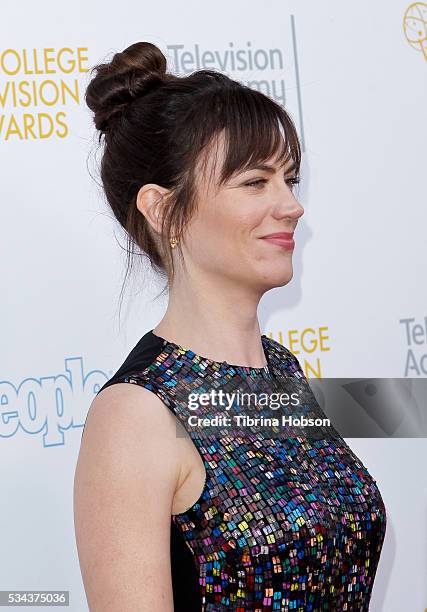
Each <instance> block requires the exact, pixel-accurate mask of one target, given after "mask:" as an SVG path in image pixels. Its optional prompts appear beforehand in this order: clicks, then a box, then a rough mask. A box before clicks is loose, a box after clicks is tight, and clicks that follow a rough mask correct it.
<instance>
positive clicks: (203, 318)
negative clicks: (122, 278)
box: [154, 273, 266, 368]
mask: <svg viewBox="0 0 427 612" xmlns="http://www.w3.org/2000/svg"><path fill="white" fill-rule="evenodd" d="M190 276H191V280H190ZM242 285H243V283H240V284H239V283H236V282H231V281H228V280H227V279H224V278H223V277H222V278H221V282H220V283H218V280H217V279H213V278H211V277H209V276H208V275H206V274H203V275H201V277H200V278H199V279H197V281H196V280H195V276H194V274H193V273H192V274H191V275H186V276H185V277H184V278H183V276H182V275H181V278H180V279H179V280H178V281H175V282H174V284H173V285H172V287H171V288H170V291H169V303H168V307H167V310H166V313H165V315H164V317H163V318H162V320H161V321H160V322H159V323H158V325H156V327H155V328H154V333H155V334H157V335H159V336H161V337H162V338H165V339H166V340H169V341H171V342H175V343H176V344H180V345H181V346H184V347H186V348H190V349H191V350H193V351H194V352H195V353H196V354H199V355H204V356H205V357H208V358H209V359H213V360H215V361H227V362H228V363H236V364H239V365H246V366H250V367H255V368H258V367H263V366H265V365H266V358H265V354H264V349H263V346H262V341H261V331H260V326H259V322H258V318H257V309H258V305H259V301H260V299H261V294H259V293H258V294H257V292H255V291H250V290H248V288H247V287H245V286H242Z"/></svg>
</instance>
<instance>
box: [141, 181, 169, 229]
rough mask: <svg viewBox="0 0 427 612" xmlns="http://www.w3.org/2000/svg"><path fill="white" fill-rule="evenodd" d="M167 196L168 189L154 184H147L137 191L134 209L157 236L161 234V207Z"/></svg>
mask: <svg viewBox="0 0 427 612" xmlns="http://www.w3.org/2000/svg"><path fill="white" fill-rule="evenodd" d="M169 194H170V190H169V189H165V188H164V187H161V186H160V185H156V184H155V183H147V184H146V185H143V186H142V187H141V189H140V190H139V191H138V195H137V198H136V207H137V208H138V210H139V211H140V212H141V213H142V214H143V215H144V217H145V218H146V219H147V221H148V223H149V224H150V225H151V227H152V228H153V230H154V231H155V232H156V233H157V234H160V233H161V227H162V214H163V207H164V205H165V203H166V200H167V196H168V195H169Z"/></svg>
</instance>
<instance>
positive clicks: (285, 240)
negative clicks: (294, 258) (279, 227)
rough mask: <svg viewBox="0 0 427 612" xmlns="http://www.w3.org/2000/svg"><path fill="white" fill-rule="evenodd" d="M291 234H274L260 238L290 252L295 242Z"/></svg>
mask: <svg viewBox="0 0 427 612" xmlns="http://www.w3.org/2000/svg"><path fill="white" fill-rule="evenodd" d="M293 235H294V233H293V232H276V233H274V234H267V236H262V240H266V241H267V242H271V243H272V244H277V245H278V246H280V247H282V248H284V249H286V250H288V251H291V250H292V249H293V248H294V247H295V240H294V239H293Z"/></svg>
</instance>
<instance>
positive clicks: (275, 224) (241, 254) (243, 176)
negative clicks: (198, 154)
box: [182, 140, 304, 294]
mask: <svg viewBox="0 0 427 612" xmlns="http://www.w3.org/2000/svg"><path fill="white" fill-rule="evenodd" d="M216 158H217V163H216V164H215V163H214V159H213V158H212V159H211V158H209V159H208V162H207V172H206V175H207V176H208V177H209V176H212V179H211V180H210V181H209V180H206V178H205V176H203V178H202V180H199V185H198V210H197V211H196V212H195V213H194V215H193V217H192V219H191V221H190V223H189V224H188V226H187V228H186V231H185V232H184V244H182V248H183V252H184V258H185V263H186V266H187V269H188V272H189V273H190V274H191V273H192V272H193V274H197V275H198V273H202V274H203V275H205V274H208V275H212V276H214V277H216V279H217V280H221V279H222V280H223V281H230V282H231V283H240V284H242V283H243V284H244V285H245V286H246V287H247V288H248V289H253V290H254V291H255V292H257V293H261V294H262V293H263V292H265V291H268V290H269V289H270V288H272V287H280V286H283V285H286V284H287V283H288V282H289V281H290V280H291V278H292V275H293V268H292V254H293V249H292V248H291V247H290V245H289V241H288V242H283V241H280V240H279V241H278V240H277V239H276V240H267V239H266V238H265V236H268V235H270V234H273V233H279V232H289V233H291V234H292V233H293V232H294V231H295V228H296V225H297V223H298V220H299V218H300V217H301V216H302V215H303V214H304V209H303V207H302V206H301V204H299V202H298V201H297V200H296V199H295V196H294V195H293V192H292V187H293V185H292V178H293V177H294V176H295V173H294V169H293V168H292V167H291V166H292V162H291V163H287V164H286V166H282V167H279V165H278V164H277V163H274V160H273V159H271V160H268V161H267V162H265V165H268V166H270V168H271V170H270V171H269V170H268V169H251V170H246V171H244V172H242V173H240V174H238V175H235V176H233V177H232V178H231V179H229V181H228V182H227V183H226V184H225V185H222V186H221V187H218V186H217V185H218V183H217V179H218V173H219V169H220V168H221V167H222V161H223V147H222V141H221V140H220V141H219V143H218V155H217V156H216ZM211 173H212V174H211Z"/></svg>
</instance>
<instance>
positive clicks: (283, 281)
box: [260, 263, 294, 289]
mask: <svg viewBox="0 0 427 612" xmlns="http://www.w3.org/2000/svg"><path fill="white" fill-rule="evenodd" d="M293 275H294V271H293V268H292V266H289V265H285V266H284V265H283V263H282V265H277V266H272V267H271V268H270V269H269V270H268V271H265V272H264V273H263V274H262V277H261V279H260V280H261V282H262V283H263V285H264V286H265V287H266V288H267V289H273V288H274V287H284V286H285V285H287V284H288V283H289V282H290V281H291V280H292V277H293Z"/></svg>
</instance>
